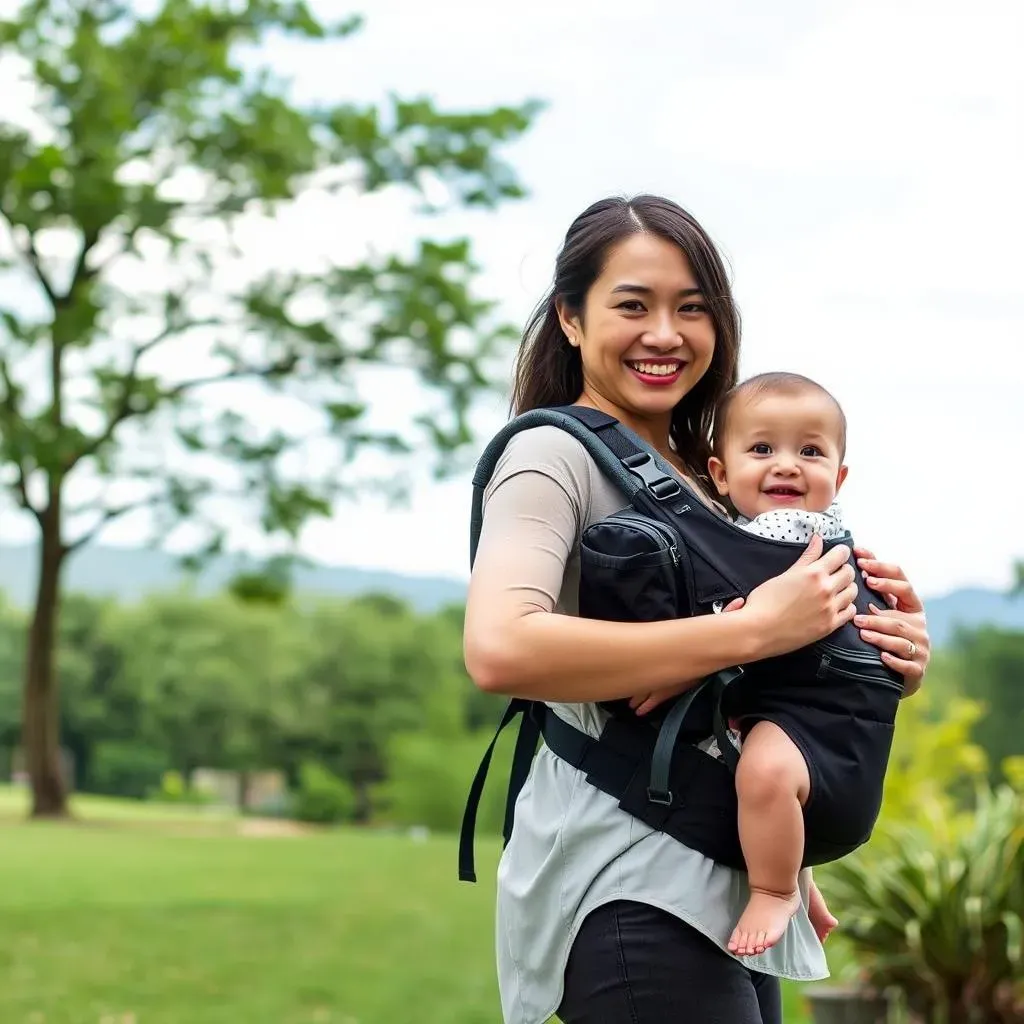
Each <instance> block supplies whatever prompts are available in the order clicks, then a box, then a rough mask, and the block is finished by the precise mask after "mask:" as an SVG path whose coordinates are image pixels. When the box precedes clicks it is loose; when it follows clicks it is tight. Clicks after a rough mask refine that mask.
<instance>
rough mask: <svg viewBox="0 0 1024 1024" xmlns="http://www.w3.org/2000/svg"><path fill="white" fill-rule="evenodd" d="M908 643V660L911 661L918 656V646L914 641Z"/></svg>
mask: <svg viewBox="0 0 1024 1024" xmlns="http://www.w3.org/2000/svg"><path fill="white" fill-rule="evenodd" d="M907 643H908V644H910V650H909V651H908V652H907V658H908V659H909V658H912V657H913V656H914V655H915V654H917V644H915V643H914V641H913V640H908V641H907Z"/></svg>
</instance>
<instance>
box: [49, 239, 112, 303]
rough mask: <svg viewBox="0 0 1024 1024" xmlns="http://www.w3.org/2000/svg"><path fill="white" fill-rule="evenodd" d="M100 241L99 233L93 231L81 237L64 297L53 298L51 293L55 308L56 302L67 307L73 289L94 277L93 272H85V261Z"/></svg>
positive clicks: (73, 292)
mask: <svg viewBox="0 0 1024 1024" xmlns="http://www.w3.org/2000/svg"><path fill="white" fill-rule="evenodd" d="M99 240H100V233H99V232H98V231H93V232H91V233H90V234H88V235H86V234H83V236H82V248H81V251H80V252H79V253H78V259H76V260H75V267H74V269H73V270H72V271H71V283H70V284H69V285H68V290H67V292H65V294H64V295H62V296H59V297H54V296H53V294H52V293H51V301H52V302H53V303H54V305H55V306H56V305H57V303H58V302H60V303H61V304H63V305H67V304H68V303H70V302H71V300H72V296H73V295H74V294H75V289H76V288H77V287H78V286H79V285H80V284H82V283H83V282H84V281H87V280H89V278H91V277H94V276H95V272H94V271H91V270H87V269H86V266H85V261H86V260H87V259H88V258H89V253H90V252H92V250H93V248H95V246H96V244H97V242H99Z"/></svg>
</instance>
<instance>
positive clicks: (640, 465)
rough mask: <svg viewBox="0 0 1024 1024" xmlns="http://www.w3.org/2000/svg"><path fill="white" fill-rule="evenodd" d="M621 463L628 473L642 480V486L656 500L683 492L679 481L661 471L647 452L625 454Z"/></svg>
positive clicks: (662, 499) (666, 498)
mask: <svg viewBox="0 0 1024 1024" xmlns="http://www.w3.org/2000/svg"><path fill="white" fill-rule="evenodd" d="M622 464H623V465H624V466H625V467H626V469H628V470H629V471H630V473H632V474H633V475H634V476H637V477H639V478H640V479H641V480H642V481H643V483H644V486H645V487H646V488H647V490H649V491H650V492H651V494H653V495H654V497H655V498H657V499H658V501H667V500H668V499H669V498H674V497H676V495H678V494H682V493H683V488H682V486H681V485H680V483H679V481H678V480H676V479H674V478H673V477H671V476H667V475H666V474H665V473H662V471H661V470H660V469H658V467H657V466H656V465H655V463H654V459H652V458H651V456H650V455H648V454H647V452H637V453H636V454H635V455H627V456H626V458H624V459H623V460H622Z"/></svg>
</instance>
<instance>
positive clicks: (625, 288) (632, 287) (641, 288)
mask: <svg viewBox="0 0 1024 1024" xmlns="http://www.w3.org/2000/svg"><path fill="white" fill-rule="evenodd" d="M616 292H639V293H640V294H641V295H651V294H653V292H654V289H653V288H648V287H647V285H645V284H617V285H616V286H615V287H614V288H613V289H612V294H613V295H614V294H615V293H616ZM676 294H677V295H679V296H683V295H700V289H699V288H681V289H680V290H679V291H678V292H677V293H676Z"/></svg>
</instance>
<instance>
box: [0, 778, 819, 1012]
mask: <svg viewBox="0 0 1024 1024" xmlns="http://www.w3.org/2000/svg"><path fill="white" fill-rule="evenodd" d="M20 800H21V796H20V794H17V793H15V792H12V791H11V790H4V789H2V788H0V873H2V877H3V885H2V887H0V978H2V979H3V982H2V984H0V1022H3V1024H406V1022H409V1024H411V1022H416V1024H442V1022H444V1024H499V1021H500V1015H499V1013H498V1009H497V1006H498V1003H497V992H496V988H495V983H494V968H493V899H494V890H493V882H492V881H491V878H492V877H493V867H494V865H495V864H496V862H497V857H498V845H497V844H496V843H490V844H488V843H487V842H486V841H481V842H480V843H479V844H478V862H479V867H480V877H481V879H482V881H481V882H480V883H479V884H478V885H475V886H470V885H465V884H461V883H459V882H457V881H456V880H455V840H454V838H452V837H447V836H446V837H432V838H429V839H427V840H425V841H419V842H417V841H414V840H412V839H410V838H408V837H407V836H405V835H400V834H384V833H374V832H368V831H367V832H363V831H353V830H342V831H337V832H325V833H318V834H312V835H301V836H283V835H282V836H272V837H271V836H268V837H263V838H256V837H253V836H246V835H240V834H238V833H239V829H240V828H241V827H242V826H243V822H241V821H240V819H237V818H232V817H230V816H225V815H219V816H215V815H210V814H208V813H205V812H203V811H196V810H195V809H188V808H174V809H169V808H162V807H154V806H146V805H141V804H140V805H135V804H132V803H130V802H128V803H126V802H120V801H104V800H97V799H95V798H88V799H83V798H78V799H77V800H76V802H75V805H74V806H75V812H76V815H77V818H78V820H77V821H76V822H75V823H72V824H60V825H58V824H44V823H24V822H22V821H21V820H20V819H19V818H18V817H17V816H18V815H20V813H21V811H22V808H23V805H22V804H21V803H20ZM797 995H798V994H797V993H796V991H795V990H791V991H790V992H789V997H790V1000H791V1001H793V1000H794V999H796V998H797ZM786 1020H787V1024H799V1021H800V1020H801V1018H800V1016H799V1015H798V1014H794V1013H793V1012H791V1013H790V1014H788V1015H787V1018H786Z"/></svg>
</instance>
